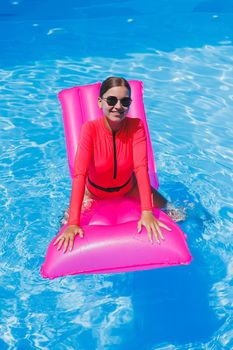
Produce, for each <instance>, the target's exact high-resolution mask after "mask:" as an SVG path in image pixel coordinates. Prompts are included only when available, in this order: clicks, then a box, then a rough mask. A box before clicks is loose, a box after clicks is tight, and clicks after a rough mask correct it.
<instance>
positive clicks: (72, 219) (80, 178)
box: [68, 123, 92, 225]
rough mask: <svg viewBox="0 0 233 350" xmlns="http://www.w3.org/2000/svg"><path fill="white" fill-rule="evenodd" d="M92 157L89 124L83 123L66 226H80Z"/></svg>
mask: <svg viewBox="0 0 233 350" xmlns="http://www.w3.org/2000/svg"><path fill="white" fill-rule="evenodd" d="M91 155H92V134H91V125H90V123H85V124H83V126H82V129H81V132H80V139H79V144H78V150H77V153H76V157H75V163H74V178H73V181H72V190H71V197H70V212H69V220H68V225H80V213H81V208H82V202H83V197H84V193H85V183H86V176H87V173H88V170H89V165H90V161H91Z"/></svg>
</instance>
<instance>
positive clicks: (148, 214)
mask: <svg viewBox="0 0 233 350" xmlns="http://www.w3.org/2000/svg"><path fill="white" fill-rule="evenodd" d="M142 226H145V228H146V229H147V232H148V236H149V240H150V241H151V243H153V237H154V239H155V240H156V241H157V243H158V244H160V239H162V240H164V236H163V234H162V231H161V229H160V227H163V228H165V229H166V230H167V231H171V229H170V228H169V227H168V226H167V225H165V224H163V223H162V222H161V221H159V220H158V219H156V218H155V217H154V215H153V213H152V211H149V210H143V212H142V216H141V220H139V221H138V232H141V230H142Z"/></svg>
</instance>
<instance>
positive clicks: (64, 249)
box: [63, 237, 69, 253]
mask: <svg viewBox="0 0 233 350" xmlns="http://www.w3.org/2000/svg"><path fill="white" fill-rule="evenodd" d="M68 244H69V237H67V238H66V240H65V242H64V246H63V253H65V252H66V251H67V247H68Z"/></svg>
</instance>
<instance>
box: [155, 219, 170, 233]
mask: <svg viewBox="0 0 233 350" xmlns="http://www.w3.org/2000/svg"><path fill="white" fill-rule="evenodd" d="M158 224H159V226H160V227H163V228H165V230H167V231H171V230H172V229H171V228H170V227H168V226H167V225H165V224H164V223H163V222H161V221H159V220H158Z"/></svg>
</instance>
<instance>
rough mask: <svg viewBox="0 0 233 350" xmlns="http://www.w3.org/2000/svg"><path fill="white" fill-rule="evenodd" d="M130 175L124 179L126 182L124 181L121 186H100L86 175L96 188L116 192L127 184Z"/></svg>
mask: <svg viewBox="0 0 233 350" xmlns="http://www.w3.org/2000/svg"><path fill="white" fill-rule="evenodd" d="M130 180H131V177H130V178H129V180H127V181H126V183H124V185H122V186H118V187H101V186H99V185H96V184H95V183H94V182H92V181H91V180H90V179H89V177H88V181H89V183H90V184H91V185H92V186H94V187H95V188H98V189H99V190H101V191H105V192H118V191H120V190H121V189H122V188H123V187H125V186H126V185H128V183H129V182H130Z"/></svg>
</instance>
